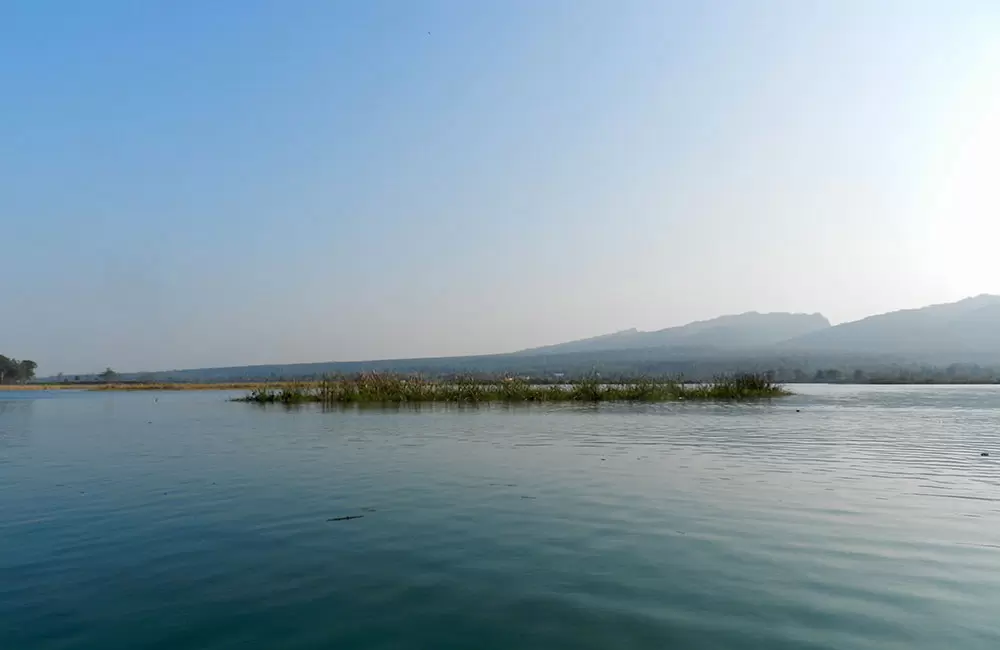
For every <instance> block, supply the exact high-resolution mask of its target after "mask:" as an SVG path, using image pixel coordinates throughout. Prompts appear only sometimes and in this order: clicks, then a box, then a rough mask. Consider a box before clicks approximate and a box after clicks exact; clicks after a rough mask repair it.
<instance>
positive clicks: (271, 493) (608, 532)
mask: <svg viewBox="0 0 1000 650" xmlns="http://www.w3.org/2000/svg"><path fill="white" fill-rule="evenodd" d="M793 389H794V390H795V391H796V392H797V393H798V394H797V395H796V396H794V397H791V398H787V399H781V400H776V401H774V402H770V403H761V404H751V405H736V404H732V405H730V404H669V405H644V406H633V405H614V404H603V405H599V406H593V407H592V406H579V405H576V406H574V405H557V406H552V407H538V406H532V407H511V408H507V407H502V406H492V407H483V408H458V407H451V408H444V407H426V406H425V407H422V408H420V409H419V410H414V409H405V408H404V409H371V408H368V409H361V410H328V411H324V410H323V409H321V408H318V407H306V408H300V409H296V410H285V409H283V408H281V407H268V408H262V407H259V406H255V405H249V404H237V403H232V402H228V401H227V397H228V396H229V395H230V394H227V393H221V392H214V391H212V392H161V393H143V392H130V393H94V392H59V391H55V392H20V393H14V392H6V393H2V392H0V648H3V649H4V650H26V649H33V650H34V649H39V650H41V649H59V650H76V649H83V648H86V649H100V650H113V649H119V648H121V649H129V650H136V649H140V648H141V649H145V648H155V649H163V650H168V649H169V650H184V649H193V648H198V649H199V650H223V649H235V648H240V649H248V648H252V649H256V648H260V649H271V648H282V649H293V650H301V649H313V648H338V649H353V648H366V649H368V648H371V649H390V648H392V649H405V648H435V649H441V648H505V649H507V648H510V649H515V648H516V649H536V648H537V649H542V648H545V649H548V648H616V649H618V648H621V649H625V648H630V649H647V648H648V649H653V648H657V649H662V648H684V649H689V648H695V649H698V648H705V649H714V648H719V649H722V648H725V649H727V650H733V649H741V648H765V649H768V650H780V649H786V648H787V649H790V648H795V649H821V648H822V649H832V648H838V649H839V648H851V649H873V650H874V649H876V648H877V649H879V650H890V649H899V650H903V649H906V650H913V649H924V648H926V649H928V650H931V649H933V650H942V649H945V648H947V649H949V650H967V649H973V648H982V649H987V648H988V649H990V650H996V649H997V648H1000V387H954V386H928V387H912V386H885V387H876V386H794V387H793ZM983 452H989V453H991V456H989V457H984V456H982V455H981V454H982V453H983ZM343 517H357V518H353V519H341V518H343Z"/></svg>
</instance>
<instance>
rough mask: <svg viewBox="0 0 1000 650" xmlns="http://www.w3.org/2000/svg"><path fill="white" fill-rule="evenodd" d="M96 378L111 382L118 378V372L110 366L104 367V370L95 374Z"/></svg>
mask: <svg viewBox="0 0 1000 650" xmlns="http://www.w3.org/2000/svg"><path fill="white" fill-rule="evenodd" d="M97 378H98V379H100V380H102V381H104V382H105V383H111V382H113V381H114V380H115V379H117V378H118V373H117V372H115V371H114V370H112V369H111V368H106V369H105V370H104V372H102V373H101V374H99V375H97Z"/></svg>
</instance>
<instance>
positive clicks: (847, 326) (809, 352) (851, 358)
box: [122, 294, 1000, 381]
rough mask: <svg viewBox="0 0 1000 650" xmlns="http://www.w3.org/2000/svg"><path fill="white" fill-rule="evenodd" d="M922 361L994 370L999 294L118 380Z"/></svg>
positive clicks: (706, 370)
mask: <svg viewBox="0 0 1000 650" xmlns="http://www.w3.org/2000/svg"><path fill="white" fill-rule="evenodd" d="M926 364H933V365H935V366H938V367H944V366H948V365H950V364H979V365H983V366H995V367H997V368H998V372H1000V296H996V295H986V294H984V295H980V296H976V297H973V298H966V299H964V300H960V301H958V302H954V303H947V304H941V305H931V306H929V307H923V308H920V309H906V310H901V311H895V312H890V313H887V314H879V315H876V316H870V317H868V318H864V319H862V320H858V321H853V322H849V323H842V324H840V325H836V326H831V325H830V323H829V321H827V319H826V318H825V317H823V316H822V315H820V314H789V313H772V314H760V313H756V312H749V313H745V314H737V315H730V316H720V317H719V318H713V319H710V320H706V321H698V322H694V323H689V324H688V325H683V326H680V327H671V328H666V329H663V330H658V331H654V332H640V331H638V330H634V329H632V330H626V331H623V332H616V333H613V334H607V335H604V336H597V337H593V338H588V339H582V340H579V341H569V342H567V343H561V344H557V345H550V346H545V347H540V348H533V349H529V350H523V351H520V352H515V353H508V354H493V355H481V356H469V357H437V358H425V359H385V360H373V361H351V362H335V361H334V362H320V363H305V364H288V365H257V366H234V367H226V368H201V369H191V370H170V371H160V372H152V373H128V374H125V375H122V378H124V379H152V380H176V381H226V380H241V379H275V378H296V377H318V376H322V375H325V374H351V373H357V372H362V371H381V372H404V373H413V372H415V373H422V374H427V375H449V374H459V373H489V374H499V373H507V372H510V373H518V374H530V375H532V376H546V375H549V376H558V375H560V374H563V373H582V372H589V371H592V370H598V371H601V372H607V373H609V374H611V373H615V374H619V373H620V374H630V373H631V374H634V373H646V374H683V375H685V376H686V377H691V378H705V377H711V376H712V375H713V374H716V373H724V372H737V371H743V370H763V369H783V371H784V372H785V373H786V376H792V374H793V373H792V370H803V369H806V370H809V369H812V370H815V369H828V368H840V369H843V370H844V371H846V372H853V371H857V370H863V371H872V370H879V371H884V370H885V369H887V368H900V367H903V366H911V367H920V366H921V365H926ZM977 372H978V371H977ZM795 376H796V377H798V376H799V375H798V373H795ZM998 376H1000V375H998Z"/></svg>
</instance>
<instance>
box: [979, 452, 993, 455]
mask: <svg viewBox="0 0 1000 650" xmlns="http://www.w3.org/2000/svg"><path fill="white" fill-rule="evenodd" d="M979 455H980V456H989V455H990V452H988V451H984V452H983V453H981V454H979Z"/></svg>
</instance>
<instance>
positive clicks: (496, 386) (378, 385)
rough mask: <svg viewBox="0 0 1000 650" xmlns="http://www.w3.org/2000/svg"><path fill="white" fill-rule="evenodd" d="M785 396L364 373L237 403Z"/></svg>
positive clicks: (639, 384)
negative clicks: (441, 379) (430, 378)
mask: <svg viewBox="0 0 1000 650" xmlns="http://www.w3.org/2000/svg"><path fill="white" fill-rule="evenodd" d="M787 394H789V393H788V391H786V390H785V389H784V388H782V387H781V386H780V385H779V384H776V383H774V382H773V381H771V380H770V379H768V378H767V377H765V376H764V375H758V374H740V375H733V376H726V377H717V378H716V379H714V380H713V381H711V382H707V383H698V384H685V383H683V382H681V381H678V380H672V379H649V378H639V379H628V380H623V381H618V382H607V381H606V380H603V379H600V378H599V377H596V376H591V377H586V378H583V379H577V380H574V381H571V382H568V383H566V384H550V385H539V384H533V383H530V382H529V381H527V380H525V379H521V378H516V377H503V378H500V379H480V378H475V377H461V378H457V379H453V380H446V381H431V380H427V379H423V378H420V377H406V376H399V375H385V374H378V373H365V374H361V375H357V376H355V377H351V378H330V379H324V380H321V381H319V382H314V383H291V384H284V385H280V386H275V387H269V386H262V387H259V388H255V389H253V390H252V391H251V392H250V393H249V394H247V395H246V396H245V397H242V398H238V399H237V400H236V401H242V402H251V403H256V404H304V403H309V402H316V403H320V404H366V403H367V404H372V403H382V404H401V403H418V402H448V403H457V404H478V403H487V402H503V403H516V402H666V401H674V400H748V399H761V398H768V397H780V396H783V395H787Z"/></svg>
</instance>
